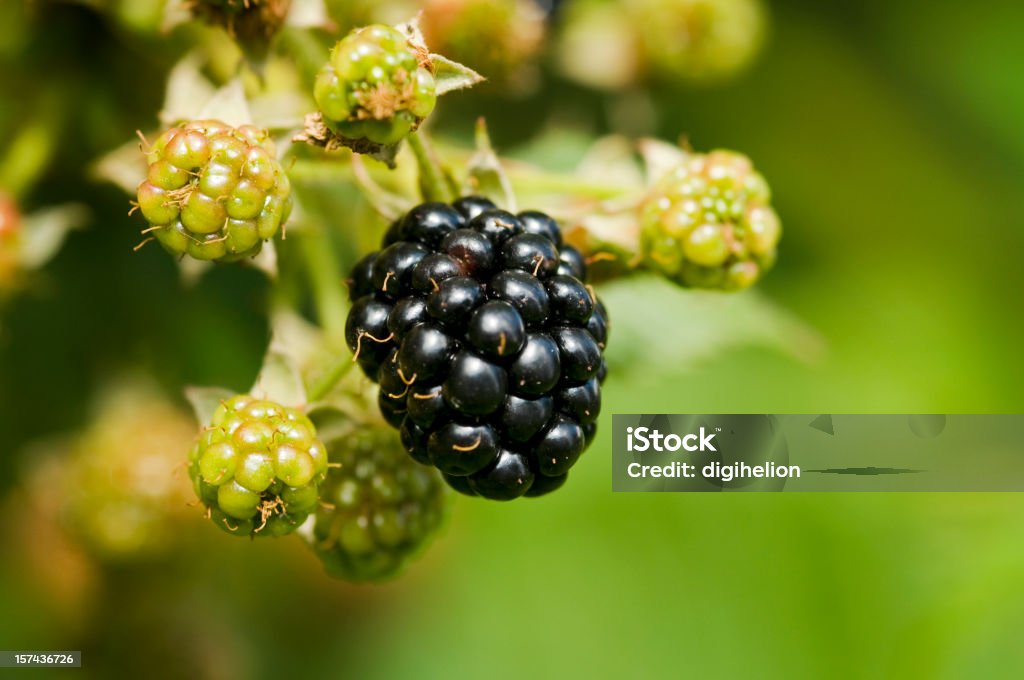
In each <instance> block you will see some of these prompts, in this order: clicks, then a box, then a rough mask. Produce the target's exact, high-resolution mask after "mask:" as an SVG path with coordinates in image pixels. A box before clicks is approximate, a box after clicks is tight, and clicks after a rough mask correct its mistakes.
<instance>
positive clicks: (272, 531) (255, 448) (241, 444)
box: [188, 395, 327, 536]
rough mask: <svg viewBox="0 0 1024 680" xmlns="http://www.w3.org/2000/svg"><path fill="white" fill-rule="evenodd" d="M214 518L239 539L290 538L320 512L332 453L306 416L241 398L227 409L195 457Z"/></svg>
mask: <svg viewBox="0 0 1024 680" xmlns="http://www.w3.org/2000/svg"><path fill="white" fill-rule="evenodd" d="M188 469H189V475H190V476H191V477H192V484H193V487H194V489H195V492H196V494H197V495H198V496H199V499H200V500H201V501H202V502H203V504H204V505H205V506H206V508H207V509H208V511H209V515H210V517H211V518H212V519H213V520H214V522H215V523H216V524H217V525H218V526H220V527H221V528H222V529H225V530H227V531H228V532H230V533H233V534H235V535H237V536H249V535H252V536H264V535H266V536H283V535H284V534H288V533H291V532H292V531H294V530H295V529H297V528H298V527H299V525H300V524H302V522H303V521H304V520H305V519H306V517H307V516H308V515H309V514H310V513H311V512H313V510H314V509H316V505H317V500H318V496H319V487H320V484H321V482H323V480H324V478H325V477H326V474H327V449H326V448H325V447H324V445H323V443H322V442H321V441H320V440H319V439H317V438H316V428H315V427H314V426H313V423H312V422H311V421H310V420H309V418H307V417H306V416H305V415H303V414H302V413H301V412H299V411H297V410H296V409H293V408H287V407H285V406H281V405H280V404H277V403H274V402H272V401H267V400H263V399H256V398H255V397H252V396H249V395H239V396H237V397H234V398H232V399H230V400H228V401H226V402H224V403H223V404H221V406H220V407H219V408H218V409H217V411H216V413H214V416H213V422H212V423H211V424H210V426H209V427H207V428H205V429H204V430H203V431H202V432H201V433H200V434H199V439H198V441H196V443H195V445H194V446H193V447H192V450H191V452H190V453H189V468H188Z"/></svg>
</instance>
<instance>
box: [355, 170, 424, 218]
mask: <svg viewBox="0 0 1024 680" xmlns="http://www.w3.org/2000/svg"><path fill="white" fill-rule="evenodd" d="M352 173H353V175H354V176H355V180H356V184H358V185H359V190H360V191H361V192H362V194H363V197H365V198H366V200H367V201H368V202H369V204H370V206H371V207H372V208H373V209H374V210H375V211H376V212H377V214H379V215H380V216H381V217H383V218H384V219H385V220H387V221H388V222H393V221H394V220H397V219H398V218H399V217H401V216H402V215H404V214H405V213H407V212H409V210H411V209H412V208H413V205H414V204H413V201H410V200H409V199H408V198H406V197H404V196H402V195H400V194H396V193H394V192H392V191H388V190H387V189H385V188H384V187H382V186H381V185H380V184H378V183H377V182H376V181H375V180H374V179H373V176H372V175H370V172H369V170H368V169H367V168H366V164H365V163H363V159H362V158H361V157H360V156H358V155H353V156H352Z"/></svg>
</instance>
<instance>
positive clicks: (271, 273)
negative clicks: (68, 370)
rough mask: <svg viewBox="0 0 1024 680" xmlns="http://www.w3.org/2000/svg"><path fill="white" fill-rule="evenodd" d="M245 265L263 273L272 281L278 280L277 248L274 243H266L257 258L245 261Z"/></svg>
mask: <svg viewBox="0 0 1024 680" xmlns="http://www.w3.org/2000/svg"><path fill="white" fill-rule="evenodd" d="M243 263H244V264H246V265H248V266H250V267H252V268H253V269H258V270H259V271H261V272H263V273H264V274H266V275H267V278H268V279H270V280H271V281H276V280H277V246H275V245H274V242H273V241H267V242H266V243H264V244H263V248H261V249H260V252H259V253H257V254H256V256H255V257H251V258H249V259H248V260H243Z"/></svg>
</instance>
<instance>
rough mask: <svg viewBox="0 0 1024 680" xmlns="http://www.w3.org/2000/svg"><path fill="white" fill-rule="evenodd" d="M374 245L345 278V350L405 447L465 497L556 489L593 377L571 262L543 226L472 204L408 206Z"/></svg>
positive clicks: (594, 400) (597, 338)
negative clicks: (374, 387) (348, 304)
mask: <svg viewBox="0 0 1024 680" xmlns="http://www.w3.org/2000/svg"><path fill="white" fill-rule="evenodd" d="M382 248H383V249H382V250H381V251H379V252H377V253H373V254H371V255H368V256H366V257H365V258H363V259H362V260H361V261H360V262H359V263H357V264H356V266H355V267H354V269H353V271H352V275H351V278H350V281H349V283H350V293H351V297H352V300H353V305H352V310H351V312H350V313H349V317H348V321H347V323H346V339H347V341H348V345H349V347H350V348H351V349H352V351H353V352H354V353H355V356H356V359H357V360H358V362H359V365H360V367H361V368H362V370H363V371H364V372H365V373H366V375H367V376H369V377H370V379H372V380H374V381H375V382H378V383H379V384H380V395H379V404H380V408H381V412H382V413H383V414H384V417H385V419H386V420H387V421H388V422H389V423H390V424H391V425H392V426H393V427H395V428H397V429H398V430H400V432H401V436H402V443H403V444H404V445H405V448H406V450H407V451H408V452H409V453H410V455H411V456H412V457H413V458H415V459H416V460H418V461H419V462H421V463H426V464H432V465H434V466H436V467H437V468H438V469H439V470H441V472H442V473H444V478H445V480H446V481H447V482H448V484H449V485H450V486H451V487H452V488H454V489H455V490H457V491H460V492H462V493H465V494H468V495H479V496H483V497H485V498H491V499H495V500H511V499H513V498H517V497H519V496H524V495H526V496H540V495H543V494H546V493H549V492H551V491H554V490H555V489H557V488H558V487H560V486H561V485H562V484H563V483H564V482H565V479H566V477H567V475H568V472H569V469H570V468H571V467H572V466H573V464H574V463H575V462H576V460H577V459H578V458H579V456H580V454H581V453H583V450H584V449H585V448H586V447H587V445H588V444H589V443H590V442H591V440H592V439H593V437H594V433H595V431H596V427H597V425H596V419H597V416H598V413H599V412H600V409H601V387H600V384H601V382H602V381H603V380H604V376H605V373H606V371H607V367H606V365H605V361H604V358H603V356H602V354H603V350H604V347H605V342H606V341H607V335H608V317H607V312H606V311H605V308H604V306H603V305H602V304H601V302H600V301H599V300H597V298H596V297H595V296H594V294H593V290H592V289H591V288H590V287H589V286H587V285H586V284H585V281H586V264H585V262H584V260H583V258H582V257H581V255H580V253H579V252H578V251H577V250H576V249H575V248H573V247H572V246H569V245H565V244H563V243H562V233H561V230H560V229H559V227H558V224H557V223H556V222H555V221H554V220H553V219H551V218H550V217H548V216H547V215H544V214H543V213H539V212H535V211H528V212H521V213H519V214H518V215H513V214H511V213H509V212H506V211H504V210H500V209H498V208H496V207H495V206H494V204H493V203H491V202H490V201H488V200H487V199H485V198H480V197H475V196H471V197H466V198H460V199H459V200H457V201H455V202H454V203H453V204H452V205H446V204H444V203H424V204H422V205H419V206H417V207H415V208H413V209H412V210H411V211H410V212H409V213H408V214H407V215H405V216H404V217H403V218H401V219H399V220H398V221H396V222H395V223H394V224H393V225H391V228H390V229H389V230H388V232H387V234H386V235H385V237H384V240H383V244H382Z"/></svg>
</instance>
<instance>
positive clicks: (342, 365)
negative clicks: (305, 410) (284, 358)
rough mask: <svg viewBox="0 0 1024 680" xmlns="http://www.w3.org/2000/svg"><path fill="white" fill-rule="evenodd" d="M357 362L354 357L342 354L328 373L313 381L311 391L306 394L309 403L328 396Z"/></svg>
mask: <svg viewBox="0 0 1024 680" xmlns="http://www.w3.org/2000/svg"><path fill="white" fill-rule="evenodd" d="M354 365H355V362H354V361H352V357H351V356H349V355H348V354H345V355H344V356H342V357H341V358H340V359H338V361H337V362H336V363H335V364H334V365H333V366H331V367H330V368H329V369H328V370H327V372H326V373H324V374H323V375H322V376H320V378H319V379H318V380H317V381H316V382H315V383H313V385H312V386H311V387H310V388H309V392H308V394H307V395H306V396H307V400H308V401H309V403H313V402H317V401H320V400H321V399H323V398H324V397H326V396H327V394H328V393H329V392H330V391H331V390H332V389H334V386H335V385H337V384H338V383H339V382H340V381H341V379H342V378H344V377H345V376H346V375H347V374H348V372H349V370H351V368H352V366H354Z"/></svg>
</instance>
